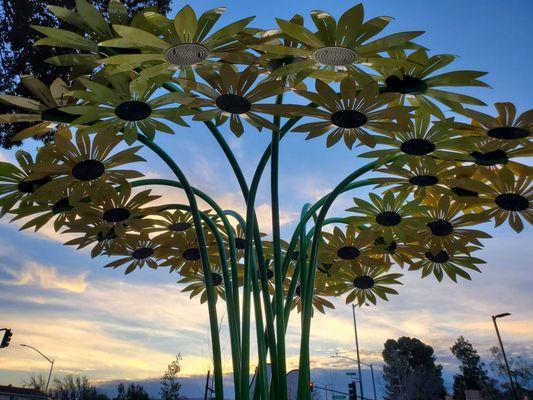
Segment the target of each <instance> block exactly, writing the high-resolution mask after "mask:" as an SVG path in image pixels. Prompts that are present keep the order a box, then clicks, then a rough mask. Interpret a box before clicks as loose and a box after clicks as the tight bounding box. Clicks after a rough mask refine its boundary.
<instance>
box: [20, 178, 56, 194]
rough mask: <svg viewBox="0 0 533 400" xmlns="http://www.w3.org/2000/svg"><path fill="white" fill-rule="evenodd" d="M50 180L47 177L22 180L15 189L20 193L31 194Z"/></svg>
mask: <svg viewBox="0 0 533 400" xmlns="http://www.w3.org/2000/svg"><path fill="white" fill-rule="evenodd" d="M51 180H52V178H50V177H49V176H45V177H44V178H39V179H31V180H22V181H20V182H19V183H18V185H17V189H18V191H19V192H21V193H33V192H34V191H35V189H37V188H38V187H39V186H42V185H44V184H46V183H48V182H50V181H51Z"/></svg>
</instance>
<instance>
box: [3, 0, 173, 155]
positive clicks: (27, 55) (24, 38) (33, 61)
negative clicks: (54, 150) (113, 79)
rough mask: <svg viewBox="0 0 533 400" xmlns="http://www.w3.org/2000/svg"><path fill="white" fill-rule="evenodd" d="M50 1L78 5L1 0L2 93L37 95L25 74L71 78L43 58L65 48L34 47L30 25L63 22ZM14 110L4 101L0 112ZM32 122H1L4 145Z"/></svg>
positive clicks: (162, 2)
mask: <svg viewBox="0 0 533 400" xmlns="http://www.w3.org/2000/svg"><path fill="white" fill-rule="evenodd" d="M88 1H91V0H88ZM108 2H109V0H93V1H92V4H93V5H94V6H96V7H98V8H99V9H100V10H103V11H105V10H106V9H107V5H108ZM123 3H124V4H125V5H126V6H127V7H128V9H129V11H130V14H131V15H133V14H135V13H137V12H139V11H140V10H142V9H144V8H146V7H149V6H157V7H158V9H159V10H160V11H161V12H164V13H166V12H168V11H169V9H170V0H123ZM47 4H50V5H55V6H61V7H67V8H75V0H48V1H46V0H16V1H13V0H0V7H1V8H0V93H10V94H16V95H20V96H26V97H33V96H31V94H30V93H29V92H28V91H27V90H26V89H25V88H24V86H22V84H21V83H20V76H21V75H29V74H31V75H34V76H36V77H38V78H39V79H41V80H42V81H43V82H45V83H46V84H50V83H52V81H53V80H54V79H55V78H62V79H63V80H64V81H68V79H69V72H70V70H69V68H61V67H56V66H53V65H50V64H47V63H45V62H44V61H43V60H44V59H46V58H48V57H52V56H54V55H57V54H61V53H62V50H61V49H55V48H51V47H48V46H38V47H33V43H35V41H36V40H37V39H38V37H39V34H38V33H37V32H36V31H34V30H33V29H32V28H31V27H30V25H32V24H33V25H46V26H59V25H60V22H59V21H58V20H57V19H56V18H55V17H54V16H53V15H52V13H50V12H48V10H47V8H46V5H47ZM13 110H14V109H13V108H12V107H10V106H7V105H4V104H2V103H0V114H5V113H9V112H12V111H13ZM28 126H29V124H27V123H20V124H4V125H0V146H2V147H5V148H9V147H11V146H12V145H13V143H12V142H11V138H12V137H13V136H14V135H15V134H16V133H17V132H19V131H20V130H22V129H24V128H26V127H28ZM45 140H46V138H45Z"/></svg>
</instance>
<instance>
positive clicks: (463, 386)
mask: <svg viewBox="0 0 533 400" xmlns="http://www.w3.org/2000/svg"><path fill="white" fill-rule="evenodd" d="M450 350H451V352H452V354H453V355H454V356H455V357H456V358H457V360H458V361H459V363H460V365H459V370H460V371H461V373H460V374H457V375H454V377H453V396H454V399H456V400H464V399H465V398H466V397H465V390H479V391H480V392H481V394H482V395H483V397H484V398H485V399H486V400H492V399H500V398H501V397H499V396H500V395H501V394H500V392H499V391H498V390H497V388H496V381H495V380H494V379H490V378H489V376H488V374H487V370H486V369H485V364H484V363H483V362H482V361H481V357H480V356H479V354H478V352H477V350H476V349H475V348H474V346H472V343H470V342H469V341H468V340H466V339H465V338H464V337H463V336H459V337H458V338H457V340H456V341H455V343H454V345H453V346H452V347H451V348H450Z"/></svg>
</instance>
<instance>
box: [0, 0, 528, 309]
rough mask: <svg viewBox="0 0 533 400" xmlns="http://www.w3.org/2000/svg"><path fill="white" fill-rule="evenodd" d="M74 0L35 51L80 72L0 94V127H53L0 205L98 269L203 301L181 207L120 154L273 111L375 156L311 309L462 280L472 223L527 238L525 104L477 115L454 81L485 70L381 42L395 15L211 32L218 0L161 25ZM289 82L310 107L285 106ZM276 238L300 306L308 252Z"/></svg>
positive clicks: (5, 187)
mask: <svg viewBox="0 0 533 400" xmlns="http://www.w3.org/2000/svg"><path fill="white" fill-rule="evenodd" d="M76 4H77V9H75V10H70V9H65V8H61V7H56V6H50V7H49V9H50V11H51V12H52V13H54V14H55V15H56V16H57V18H58V19H59V20H60V21H62V22H64V23H65V24H64V27H63V28H51V27H43V26H36V27H34V28H35V30H36V31H37V32H39V33H40V34H41V35H42V36H43V37H42V38H41V39H39V40H38V41H37V42H36V43H35V45H36V46H55V47H62V48H64V49H70V50H71V53H69V54H62V55H59V56H55V57H52V58H50V59H48V60H46V61H47V62H49V63H52V64H55V65H59V66H64V67H71V68H72V74H73V77H74V79H73V81H72V82H71V83H69V84H67V83H65V82H63V81H61V80H59V79H58V80H56V81H54V82H53V83H52V84H51V85H50V86H49V87H48V86H46V85H45V84H44V83H42V82H41V81H40V80H39V79H37V78H35V77H31V76H25V77H23V78H22V82H23V84H24V85H25V86H26V87H27V89H28V90H29V91H30V92H31V93H32V94H33V96H32V97H31V98H22V97H18V96H11V95H9V94H2V95H0V101H2V102H5V103H8V104H10V105H13V106H16V107H19V108H20V110H21V111H20V113H13V114H5V115H0V123H17V122H29V123H32V125H31V126H30V127H29V128H26V129H24V130H22V131H21V132H19V133H18V135H17V136H16V137H15V138H14V139H15V140H17V141H20V140H25V139H27V138H31V137H35V136H43V135H47V134H53V141H52V142H50V143H47V144H44V145H43V146H42V147H41V148H40V149H39V150H38V151H37V152H36V154H35V155H34V156H32V155H31V154H29V153H27V152H25V151H22V150H20V151H19V152H18V153H17V156H16V158H17V162H18V165H16V164H11V163H8V162H1V163H0V206H1V214H2V216H3V215H6V214H9V215H11V216H12V219H13V220H19V219H22V220H23V221H24V222H23V225H22V229H28V228H33V229H35V230H38V229H40V228H41V227H43V226H44V225H45V224H47V223H48V222H50V221H53V225H54V228H55V230H56V231H59V232H62V233H63V232H64V233H70V234H74V235H77V237H76V238H75V239H73V240H70V241H68V242H67V243H66V244H68V245H73V246H77V248H83V247H86V246H92V252H91V254H92V256H93V257H96V256H98V255H106V256H110V257H113V261H111V262H110V263H108V264H107V265H106V267H111V268H118V267H120V268H124V269H125V272H126V273H130V272H132V271H133V270H135V269H137V268H142V267H144V266H148V267H150V268H154V269H156V268H163V267H167V268H169V269H170V271H171V272H176V273H179V274H180V275H181V279H180V282H181V283H184V284H186V286H185V288H184V290H185V291H188V292H190V295H191V297H193V296H196V295H198V296H200V298H201V301H202V302H203V301H206V292H205V282H204V276H203V271H202V268H201V260H200V251H199V248H198V243H197V238H196V232H195V230H194V227H193V223H192V217H191V214H190V213H189V212H188V211H187V210H186V209H179V208H175V207H173V206H170V205H168V206H165V205H161V202H160V201H158V196H155V195H153V194H151V191H150V190H142V188H140V189H133V187H135V186H136V185H135V181H136V179H138V178H140V177H142V174H141V173H140V172H138V171H137V170H136V169H134V168H135V166H133V165H131V166H130V165H129V164H133V163H137V162H142V161H144V160H143V158H141V157H140V156H139V155H138V152H139V150H140V149H141V147H142V145H135V143H136V140H137V138H138V135H144V136H146V137H147V138H149V139H151V140H153V139H154V138H155V134H156V132H163V133H169V134H172V133H173V127H172V124H179V125H183V126H188V122H186V119H192V120H193V121H203V122H208V123H213V124H215V125H216V126H221V125H225V124H229V128H230V130H231V131H232V132H233V133H234V134H235V135H237V136H240V135H242V134H243V133H244V130H245V127H244V124H243V122H244V123H246V124H249V125H251V126H253V127H255V128H257V129H258V130H259V131H261V130H262V129H268V130H271V129H277V127H276V125H274V124H273V122H271V121H270V120H268V119H267V118H268V116H278V117H283V118H292V119H294V120H295V122H296V124H295V127H294V128H293V129H292V131H294V132H305V133H306V134H307V138H308V139H313V138H318V137H320V136H326V145H327V147H331V146H333V145H335V144H337V143H339V142H340V141H343V142H344V143H345V145H346V146H348V147H349V148H350V149H352V148H354V146H355V148H358V147H361V146H363V147H369V148H371V150H365V152H363V153H362V154H358V155H359V156H361V157H364V158H368V159H371V160H375V161H376V164H375V171H374V173H373V176H372V178H371V179H372V181H373V182H374V187H375V190H376V191H377V193H380V194H379V195H378V194H374V193H370V194H369V196H368V197H369V198H368V199H367V200H364V199H354V206H353V207H351V208H350V209H348V210H347V211H348V216H346V217H345V219H344V222H345V224H344V225H337V226H335V227H334V228H333V229H332V230H329V229H325V231H324V232H323V235H322V243H321V245H320V253H319V263H318V264H319V265H318V267H317V268H318V275H317V279H316V289H315V297H314V299H313V304H314V307H315V308H316V309H317V310H319V311H320V312H324V309H325V308H332V307H333V304H332V303H331V302H330V301H329V300H327V298H328V297H337V296H345V299H346V302H356V303H357V304H359V305H363V304H366V303H373V304H375V303H376V301H377V299H378V298H381V299H383V300H387V296H389V295H393V294H397V291H396V290H395V289H394V286H396V285H399V284H400V281H399V278H400V277H401V276H402V274H401V273H398V272H397V271H398V270H400V269H403V270H408V271H411V270H413V271H420V272H421V275H422V277H426V276H428V275H434V276H435V277H436V279H438V280H439V281H440V280H442V279H443V278H444V276H447V277H448V278H450V279H452V280H453V281H456V280H457V278H458V277H460V278H465V279H470V275H469V272H470V271H479V267H478V266H479V265H480V264H482V263H483V261H482V260H481V259H479V258H476V257H474V256H473V253H474V252H476V251H477V250H479V249H480V248H481V247H482V243H481V241H480V239H485V238H489V237H490V236H489V235H488V234H487V233H485V232H483V231H482V230H476V229H473V228H472V226H474V225H477V224H482V223H486V222H489V221H494V222H495V225H496V226H498V225H501V224H503V223H505V222H507V223H508V224H509V225H510V226H511V227H512V228H513V229H514V230H515V231H517V232H519V231H521V230H522V229H523V227H524V221H525V222H526V223H530V224H531V222H532V219H533V208H532V199H533V193H532V189H531V180H532V178H531V168H530V167H528V166H527V165H525V164H524V163H525V160H526V158H527V157H529V156H531V153H532V147H531V132H532V129H533V110H529V111H525V112H523V113H521V114H520V115H517V111H516V109H515V107H514V105H512V104H510V103H505V102H501V103H496V104H495V107H496V114H494V112H492V111H487V113H483V112H480V111H476V110H473V109H471V108H469V107H471V106H483V105H485V104H484V103H483V102H482V101H480V100H478V99H476V98H473V97H471V96H467V95H465V94H461V93H456V92H455V88H456V87H469V86H479V87H483V86H487V85H486V84H485V83H484V82H482V81H481V80H479V78H481V77H482V76H483V75H485V73H483V72H478V71H464V70H461V71H453V70H452V71H451V72H449V71H448V69H447V70H446V71H448V72H443V73H441V72H439V70H441V69H443V68H445V67H448V65H449V64H451V63H452V62H453V61H454V58H455V57H454V56H451V55H448V54H436V55H430V54H428V51H427V50H426V49H425V48H424V47H422V46H420V45H418V44H417V43H416V42H415V41H414V40H415V39H416V38H418V37H419V36H420V35H421V34H422V33H423V32H418V31H416V32H400V33H394V34H391V35H388V36H383V35H381V32H382V31H383V30H384V29H385V28H386V27H387V26H388V25H389V23H390V22H391V18H389V17H376V18H371V19H367V20H365V17H364V11H363V6H362V5H357V6H355V7H353V8H351V9H349V10H348V11H346V12H345V13H344V14H343V15H341V16H340V18H339V19H338V20H336V19H335V18H334V17H333V16H331V15H330V14H328V13H326V12H324V11H314V12H312V13H311V22H312V24H313V26H312V27H306V23H305V21H304V18H303V17H302V16H300V15H295V16H294V17H292V18H291V19H290V20H283V19H276V22H277V25H278V26H277V27H276V28H274V29H267V30H265V29H258V28H253V27H251V26H250V24H251V23H252V20H253V18H252V17H251V18H245V19H243V20H240V21H237V22H234V23H231V24H229V25H226V26H224V27H222V28H219V29H215V25H216V24H217V23H218V20H219V18H220V17H221V16H222V14H223V13H224V11H225V9H224V8H216V9H213V10H209V11H206V12H204V13H203V14H201V15H200V16H197V14H196V13H195V11H194V10H193V9H192V8H191V7H190V6H186V7H184V8H182V9H181V10H180V11H179V12H178V13H177V15H176V16H175V18H174V19H170V18H168V17H166V16H164V15H161V14H159V13H157V12H154V11H152V10H149V9H148V10H145V11H144V12H141V13H139V14H137V15H135V16H133V17H130V16H128V11H127V9H126V8H125V7H124V6H123V5H122V4H121V3H120V2H119V1H117V0H113V1H111V2H110V5H109V10H108V12H107V13H106V14H105V15H104V14H102V13H100V12H99V11H98V10H97V9H96V8H94V7H93V6H92V5H90V4H89V3H88V2H86V1H85V0H78V1H77V2H76ZM308 26H311V25H309V24H308ZM449 90H454V91H449ZM283 93H291V96H292V98H296V96H298V97H300V98H301V99H304V100H307V101H308V102H309V104H308V105H302V104H301V102H299V101H296V102H295V103H297V104H278V103H277V102H275V101H274V98H275V97H276V96H278V95H280V94H283ZM443 109H446V112H445V111H443ZM302 118H304V121H300V120H301V119H302ZM354 151H355V150H354ZM163 200H164V199H163ZM204 215H205V217H206V218H210V219H211V220H212V221H214V222H215V224H216V227H217V230H219V232H218V233H219V234H220V237H221V238H222V240H223V245H222V247H221V243H219V241H220V240H219V239H220V238H217V235H216V234H215V233H214V232H213V231H212V230H211V229H209V228H208V227H207V226H204V229H205V235H206V239H207V248H208V254H209V257H210V260H211V264H212V265H211V270H212V282H213V286H214V287H215V291H216V293H217V294H218V295H219V296H220V297H222V298H224V283H225V282H224V276H223V275H224V274H223V271H222V270H221V257H226V255H225V254H221V251H220V250H221V248H224V249H231V248H232V247H233V250H235V260H234V261H235V262H236V264H237V267H238V268H239V271H238V273H237V274H235V275H234V276H237V277H238V280H239V282H238V284H240V281H241V280H242V279H241V277H242V265H240V264H239V263H240V262H242V259H243V257H244V249H245V247H244V246H245V245H244V243H245V238H244V229H243V228H242V227H241V226H236V227H234V228H232V229H233V232H232V233H231V234H229V233H228V232H227V230H226V229H227V227H224V226H223V225H222V224H221V221H220V219H219V216H217V215H216V214H215V213H213V212H212V211H205V212H204ZM229 238H235V239H234V240H233V241H231V240H230V239H229ZM217 240H218V241H217ZM263 247H264V249H263V250H264V253H265V260H264V263H265V265H264V266H263V267H264V270H266V271H267V274H266V279H267V280H269V281H271V284H273V280H272V278H273V271H272V269H271V268H270V262H271V261H270V256H269V254H270V253H271V247H272V246H271V243H269V242H268V241H266V240H263ZM286 248H287V246H285V249H286ZM285 249H284V250H283V256H284V257H286V258H287V262H286V265H287V268H286V273H285V277H284V279H285V286H286V293H293V295H294V299H293V306H294V307H299V306H300V301H299V296H300V293H299V286H298V284H297V275H296V273H295V271H297V270H298V268H296V266H297V265H298V263H302V265H304V264H303V263H304V262H305V260H306V258H307V256H308V254H307V253H306V252H304V253H302V254H300V253H296V252H286V251H285ZM228 251H229V250H228ZM233 283H234V284H235V282H233Z"/></svg>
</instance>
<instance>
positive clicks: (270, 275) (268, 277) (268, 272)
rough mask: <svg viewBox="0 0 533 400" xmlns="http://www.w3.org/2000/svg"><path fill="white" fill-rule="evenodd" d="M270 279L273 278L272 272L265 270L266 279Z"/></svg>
mask: <svg viewBox="0 0 533 400" xmlns="http://www.w3.org/2000/svg"><path fill="white" fill-rule="evenodd" d="M272 278H274V271H272V270H271V269H270V268H269V269H267V279H268V280H270V279H272Z"/></svg>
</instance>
